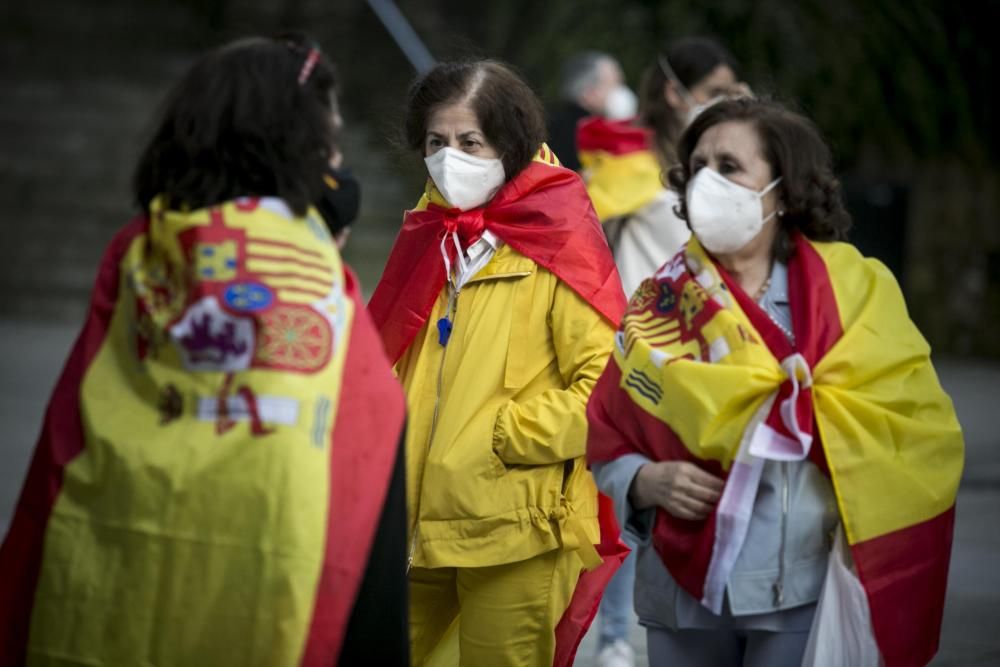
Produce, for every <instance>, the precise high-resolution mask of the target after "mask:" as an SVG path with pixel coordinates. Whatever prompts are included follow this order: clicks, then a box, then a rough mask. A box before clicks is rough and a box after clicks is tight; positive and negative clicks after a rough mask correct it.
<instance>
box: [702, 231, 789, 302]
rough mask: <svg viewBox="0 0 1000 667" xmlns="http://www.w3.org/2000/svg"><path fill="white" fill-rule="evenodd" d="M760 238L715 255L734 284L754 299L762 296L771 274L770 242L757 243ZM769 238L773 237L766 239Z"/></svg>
mask: <svg viewBox="0 0 1000 667" xmlns="http://www.w3.org/2000/svg"><path fill="white" fill-rule="evenodd" d="M762 240H764V239H761V238H760V237H758V238H757V239H754V241H751V242H750V243H749V244H747V245H746V246H745V247H743V248H740V249H739V250H737V251H736V252H732V253H727V254H721V253H720V254H716V256H715V258H716V259H717V260H718V261H719V264H721V265H722V266H723V267H724V268H725V269H726V271H727V272H728V273H729V275H730V276H732V278H733V280H735V281H736V284H738V285H739V286H740V287H741V288H742V289H743V291H744V292H746V294H747V295H748V296H750V298H752V299H754V300H757V299H759V298H760V297H761V296H762V294H761V292H762V291H764V290H765V285H766V284H767V281H768V278H770V276H771V265H772V264H773V261H774V251H773V250H772V244H771V243H770V242H768V243H764V244H762V243H759V241H762ZM771 240H773V239H768V241H771Z"/></svg>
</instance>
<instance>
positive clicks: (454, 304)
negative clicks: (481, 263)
mask: <svg viewBox="0 0 1000 667" xmlns="http://www.w3.org/2000/svg"><path fill="white" fill-rule="evenodd" d="M460 292H461V290H460V289H453V288H452V284H451V282H449V283H448V307H447V309H446V310H445V317H447V318H448V319H449V320H451V326H452V330H453V331H454V326H455V316H456V315H457V314H458V295H459V293H460ZM447 357H448V346H447V345H445V346H444V350H443V351H442V352H441V364H440V365H439V366H438V376H437V390H436V391H435V393H434V413H433V414H432V415H431V430H430V433H429V434H428V436H427V446H426V450H425V452H424V468H426V467H427V455H428V454H429V453H430V451H431V443H432V442H433V441H434V432H435V431H436V430H437V422H438V412H439V411H440V409H441V390H442V388H443V386H442V385H443V383H444V362H445V359H446V358H447ZM423 495H424V476H423V472H421V473H420V486H419V488H418V489H417V506H416V507H415V508H414V509H413V530H411V531H410V535H411V537H410V549H409V552H408V555H407V558H406V573H407V574H409V573H410V568H412V567H413V554H414V553H415V552H416V549H417V531H418V530H419V529H420V500H421V498H423Z"/></svg>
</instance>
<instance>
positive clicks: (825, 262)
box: [588, 99, 962, 665]
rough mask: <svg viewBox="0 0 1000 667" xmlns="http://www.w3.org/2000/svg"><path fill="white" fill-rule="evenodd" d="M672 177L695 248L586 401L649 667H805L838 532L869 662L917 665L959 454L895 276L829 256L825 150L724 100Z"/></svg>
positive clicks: (657, 292)
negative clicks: (870, 645)
mask: <svg viewBox="0 0 1000 667" xmlns="http://www.w3.org/2000/svg"><path fill="white" fill-rule="evenodd" d="M670 182H671V185H672V186H673V187H674V188H675V189H676V191H677V192H678V193H679V194H681V195H682V200H681V204H680V207H679V214H680V215H681V216H682V217H683V218H684V219H686V220H687V221H688V223H689V224H690V226H691V229H692V231H693V238H692V240H691V241H690V242H689V243H688V244H687V246H686V247H685V248H684V249H683V250H682V251H681V252H680V253H678V254H677V255H676V256H675V257H674V258H673V259H671V260H669V261H668V262H667V263H666V264H665V265H664V266H663V267H662V268H660V269H659V270H658V271H657V272H656V273H655V274H654V275H653V276H652V277H650V278H649V279H648V280H646V281H645V282H644V283H643V284H642V285H641V286H640V287H639V289H638V290H637V291H636V293H635V295H634V296H633V298H632V301H631V302H630V304H629V309H628V312H627V314H626V316H625V318H624V320H623V322H622V327H621V329H620V330H619V333H618V336H617V344H616V349H615V352H614V356H613V360H612V362H611V363H609V365H608V368H607V369H606V371H605V373H604V375H603V376H602V377H601V380H600V381H599V382H598V385H597V387H596V388H595V390H594V393H593V395H592V398H591V401H590V404H589V406H588V417H589V419H590V425H591V430H590V433H589V441H588V458H589V460H590V462H591V464H592V467H593V471H594V474H595V478H596V479H597V481H598V485H599V487H600V488H601V489H602V490H603V491H605V492H606V493H608V494H609V495H611V496H612V497H613V499H614V501H615V506H616V511H617V513H618V516H619V519H620V521H621V522H622V524H623V525H624V527H625V529H626V531H628V532H630V533H632V535H633V536H634V537H635V539H636V540H637V541H639V543H640V544H641V545H642V546H640V548H639V555H638V564H637V585H636V591H637V596H636V601H635V606H636V611H637V613H638V614H639V617H640V622H641V623H642V624H643V625H645V626H646V628H647V633H648V647H649V656H650V664H651V665H672V664H713V665H741V664H742V665H798V664H800V663H801V661H802V657H803V652H804V649H805V646H806V643H807V638H808V636H809V631H810V628H811V627H812V625H813V621H814V615H815V611H816V607H817V599H818V598H819V595H820V589H821V587H822V585H823V581H824V575H825V574H826V570H827V566H828V561H829V562H831V563H833V562H835V561H836V559H834V558H833V557H832V556H830V555H829V554H831V542H833V541H835V539H836V540H838V541H839V540H840V539H842V538H841V537H840V536H839V535H838V534H837V533H838V532H839V530H840V528H838V524H839V525H840V526H842V529H843V532H844V535H846V542H847V544H848V545H849V547H850V555H849V556H845V559H846V560H848V561H849V560H850V559H851V558H852V557H853V561H854V563H855V564H856V567H857V573H858V577H859V578H860V583H861V585H862V586H863V587H864V591H865V595H866V599H867V605H866V607H867V608H866V609H864V610H863V611H864V612H866V615H870V618H871V627H872V629H873V632H874V640H875V641H876V642H877V646H878V651H879V652H880V653H881V657H882V659H883V660H884V661H885V663H886V664H887V665H910V664H923V663H925V662H927V661H928V660H930V658H931V657H932V656H933V654H934V652H935V650H936V648H937V637H938V634H939V630H940V620H941V610H942V606H943V602H944V591H945V582H946V578H947V569H948V560H949V556H950V544H951V534H952V526H953V520H954V498H955V493H956V489H957V484H958V479H959V475H960V472H961V467H962V439H961V434H960V431H959V427H958V423H957V421H956V419H955V414H954V411H953V409H952V406H951V402H950V400H949V399H948V397H947V396H946V395H945V394H944V393H943V391H942V390H941V388H940V385H939V384H938V381H937V378H936V376H935V373H934V370H933V367H932V366H931V364H930V359H929V349H928V347H927V344H926V343H925V342H924V340H923V338H922V337H921V336H920V334H919V332H918V331H917V330H916V328H915V327H914V325H913V324H912V322H911V321H910V320H909V318H908V317H907V314H906V308H905V304H904V302H903V299H902V295H901V294H900V291H899V288H898V286H897V285H896V282H895V280H894V279H893V277H892V275H891V274H890V273H889V272H888V271H887V270H886V269H885V267H884V266H882V265H881V264H880V263H878V262H877V261H875V260H871V259H866V258H864V257H862V256H860V255H859V254H858V252H857V251H856V250H855V249H854V248H853V247H852V246H850V245H847V244H845V243H843V242H842V240H843V238H844V236H845V232H846V229H847V226H848V224H849V218H848V216H847V213H846V212H845V211H844V209H843V207H842V205H841V202H840V197H839V189H838V185H837V182H836V181H835V180H834V178H833V176H832V173H831V167H830V156H829V151H828V149H827V148H826V146H825V145H824V143H823V141H822V139H821V138H820V136H819V134H818V133H817V131H816V129H815V128H814V127H813V126H812V124H811V123H809V122H808V121H807V120H806V119H804V118H802V117H801V116H798V115H796V114H794V113H791V112H789V111H787V110H785V109H784V108H782V107H780V106H778V105H776V104H773V103H768V102H760V101H754V100H750V99H739V100H730V101H724V102H720V103H718V104H716V105H713V106H712V107H710V108H709V109H707V110H706V111H705V112H704V113H702V114H701V115H700V116H699V117H698V118H697V119H696V120H695V121H694V123H693V124H692V125H691V126H690V127H689V128H688V129H687V130H686V131H685V133H684V134H683V136H682V137H681V140H680V143H679V146H678V167H677V168H676V169H674V170H673V171H671V173H670ZM834 553H840V552H834ZM817 622H818V623H822V622H823V619H822V618H819V619H818V620H817Z"/></svg>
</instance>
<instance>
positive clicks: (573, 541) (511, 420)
mask: <svg viewBox="0 0 1000 667" xmlns="http://www.w3.org/2000/svg"><path fill="white" fill-rule="evenodd" d="M447 307H448V288H447V287H445V289H443V290H442V291H441V293H440V294H439V295H438V299H437V302H436V303H435V305H434V310H433V311H432V313H431V315H430V317H429V318H428V319H427V324H425V326H424V327H423V329H422V330H421V331H420V332H419V333H418V334H417V336H416V339H415V340H414V341H413V343H412V345H410V347H409V349H408V350H407V351H406V353H405V354H404V355H403V356H402V357H401V358H400V360H399V362H398V363H397V366H396V370H397V373H398V375H399V378H400V381H401V382H402V384H403V387H404V388H405V390H406V395H407V400H408V403H409V406H408V407H409V433H408V436H407V461H406V463H407V493H408V503H407V504H408V507H409V512H410V529H411V533H410V535H411V549H412V555H411V557H412V564H413V565H414V566H417V567H478V566H490V565H499V564H503V563H510V562H515V561H518V560H523V559H526V558H530V557H532V556H535V555H538V554H540V553H544V552H547V551H551V550H552V549H556V548H560V547H561V548H565V549H576V548H578V547H580V546H581V544H582V543H584V542H586V544H587V545H590V544H594V543H596V542H598V538H599V531H598V525H597V489H596V487H595V485H594V482H593V479H592V478H591V476H590V473H589V472H588V471H587V469H586V465H585V462H584V458H583V456H584V452H585V449H586V442H587V418H586V403H587V399H588V397H589V396H590V392H591V390H592V389H593V387H594V383H595V382H596V381H597V378H598V377H599V376H600V374H601V372H602V371H603V369H604V366H605V365H606V363H607V360H608V356H609V355H610V353H611V349H612V345H613V340H614V333H615V332H614V327H613V326H612V325H611V324H609V323H608V322H607V321H606V320H605V319H603V318H602V317H601V315H600V314H599V313H598V312H597V311H596V310H594V308H592V307H591V306H590V305H589V304H588V303H587V302H586V301H584V300H583V299H581V298H580V297H579V296H578V295H577V294H576V293H575V292H574V291H573V290H572V289H570V288H569V287H568V286H567V285H566V284H565V283H563V282H562V281H560V280H559V279H558V278H556V276H554V275H553V274H552V273H550V272H549V271H547V270H546V269H544V268H542V267H541V266H539V265H537V264H535V262H533V261H532V260H531V259H528V258H527V257H525V256H523V255H521V254H519V253H517V252H516V251H515V250H513V249H512V248H511V247H510V246H508V245H502V246H500V248H499V249H498V250H497V252H496V254H495V255H494V257H493V258H492V259H491V260H490V262H489V263H488V264H487V265H486V266H485V267H484V268H483V269H482V270H480V271H479V273H477V274H476V275H475V277H474V278H472V279H471V280H470V281H469V282H468V283H467V284H466V285H465V286H464V287H463V288H462V290H461V292H460V293H459V295H458V297H457V302H456V308H455V312H454V315H453V317H452V320H453V322H454V328H453V330H452V333H451V337H450V339H449V342H448V345H447V347H442V346H441V345H440V344H439V343H438V337H437V327H436V323H437V321H438V319H439V318H441V317H442V316H443V315H444V314H445V311H446V309H447ZM589 548H590V547H589V546H586V547H584V550H585V551H584V552H581V555H582V556H584V554H585V553H586V550H587V549H589ZM595 555H596V554H595Z"/></svg>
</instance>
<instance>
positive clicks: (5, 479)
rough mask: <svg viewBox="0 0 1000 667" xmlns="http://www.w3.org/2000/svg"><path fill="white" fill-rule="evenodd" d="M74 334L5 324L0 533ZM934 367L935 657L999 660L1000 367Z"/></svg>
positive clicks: (585, 658)
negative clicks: (944, 533)
mask: <svg viewBox="0 0 1000 667" xmlns="http://www.w3.org/2000/svg"><path fill="white" fill-rule="evenodd" d="M75 334H76V331H75V328H74V327H71V326H66V325H59V324H36V323H28V322H23V321H5V322H0V350H2V352H0V354H2V359H3V363H2V364H0V424H2V425H3V426H4V432H5V437H4V438H3V439H0V532H4V533H5V532H6V526H7V522H8V520H9V517H10V512H11V511H12V508H13V505H14V502H15V500H16V497H17V494H18V493H19V491H20V486H21V480H22V478H23V475H24V471H25V468H26V467H27V464H28V458H29V456H30V453H31V449H32V447H33V444H34V440H35V438H36V437H37V435H38V428H39V424H40V423H41V418H42V413H43V412H44V409H45V403H46V401H47V400H48V393H49V391H50V390H51V388H52V385H53V383H54V382H55V380H56V377H57V375H58V373H59V370H60V369H61V367H62V363H63V361H64V359H65V356H66V353H67V351H68V349H69V347H70V345H71V343H72V342H73V338H74V336H75ZM937 365H938V370H939V372H940V375H941V381H942V383H943V384H944V386H945V388H946V389H947V390H948V392H949V393H950V394H951V395H952V398H953V399H954V401H955V405H956V408H957V410H958V415H959V420H960V421H961V422H962V425H963V427H964V429H965V434H966V443H967V454H966V469H965V476H964V482H963V485H962V488H961V491H960V492H959V498H958V518H957V527H956V534H955V547H954V553H953V556H952V566H951V578H950V582H949V589H948V601H947V606H946V608H945V618H944V629H943V632H942V638H941V652H940V653H939V655H938V657H937V659H936V660H935V661H934V663H933V664H934V665H936V666H938V667H945V666H949V667H950V666H958V665H1000V620H998V619H1000V615H998V609H1000V567H998V564H1000V530H998V529H997V528H998V525H1000V524H998V518H1000V435H998V434H997V430H996V428H995V427H994V421H993V416H994V415H995V414H996V413H997V412H998V408H1000V402H998V399H997V396H998V395H1000V364H997V363H995V362H994V363H979V362H975V361H965V360H940V361H938V364H937ZM632 639H633V645H634V646H636V648H637V649H638V652H639V653H640V662H639V664H640V665H645V664H646V661H645V659H644V656H643V655H642V654H643V652H644V649H645V642H644V637H643V634H642V631H641V629H640V628H639V627H638V626H635V627H634V628H633V633H632ZM594 651H595V640H594V638H593V637H591V636H588V638H587V639H585V641H584V645H583V646H582V647H581V650H580V656H579V658H578V660H577V664H578V665H581V666H587V665H591V664H593V655H594Z"/></svg>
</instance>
